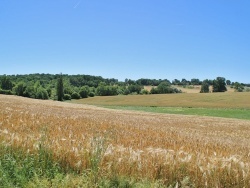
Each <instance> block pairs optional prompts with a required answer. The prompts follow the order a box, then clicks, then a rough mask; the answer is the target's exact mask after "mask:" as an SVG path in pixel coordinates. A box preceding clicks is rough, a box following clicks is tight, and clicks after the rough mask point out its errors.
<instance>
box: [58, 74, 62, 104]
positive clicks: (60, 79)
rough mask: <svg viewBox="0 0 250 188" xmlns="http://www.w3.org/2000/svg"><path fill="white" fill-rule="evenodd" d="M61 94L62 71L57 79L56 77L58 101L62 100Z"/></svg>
mask: <svg viewBox="0 0 250 188" xmlns="http://www.w3.org/2000/svg"><path fill="white" fill-rule="evenodd" d="M63 95H64V91H63V76H62V73H61V74H60V75H59V77H58V79H57V100H58V101H63Z"/></svg>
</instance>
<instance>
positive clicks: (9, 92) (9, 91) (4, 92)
mask: <svg viewBox="0 0 250 188" xmlns="http://www.w3.org/2000/svg"><path fill="white" fill-rule="evenodd" d="M0 94H4V95H13V92H12V91H11V90H2V89H0Z"/></svg>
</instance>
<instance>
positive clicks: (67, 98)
mask: <svg viewBox="0 0 250 188" xmlns="http://www.w3.org/2000/svg"><path fill="white" fill-rule="evenodd" d="M63 99H64V100H71V95H70V94H64V95H63Z"/></svg>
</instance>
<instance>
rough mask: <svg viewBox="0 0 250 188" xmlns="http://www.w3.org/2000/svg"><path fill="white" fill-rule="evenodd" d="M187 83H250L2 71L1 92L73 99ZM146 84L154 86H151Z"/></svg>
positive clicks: (167, 89) (161, 90)
mask: <svg viewBox="0 0 250 188" xmlns="http://www.w3.org/2000/svg"><path fill="white" fill-rule="evenodd" d="M175 85H178V86H183V87H187V86H190V85H201V91H200V92H201V93H207V92H210V91H209V87H210V86H212V88H213V90H212V92H224V91H226V89H227V88H226V85H231V87H234V88H235V90H236V91H243V90H244V86H249V85H247V84H243V83H238V82H235V83H234V82H231V81H230V80H226V79H225V78H223V77H217V78H216V79H214V80H208V79H206V80H203V81H200V80H199V79H196V78H194V79H191V80H186V79H182V80H178V79H174V80H173V81H172V82H171V81H169V80H167V79H163V80H162V79H145V78H141V79H138V80H131V79H125V81H124V82H121V81H118V79H114V78H111V79H105V78H102V77H101V76H91V75H67V74H27V75H0V94H8V95H18V96H23V97H29V98H35V99H53V100H59V101H63V100H70V99H80V98H87V97H94V96H112V95H131V94H134V95H138V94H165V93H181V90H179V89H177V88H175V87H174V86H175ZM144 86H152V88H151V90H150V91H148V90H146V89H144Z"/></svg>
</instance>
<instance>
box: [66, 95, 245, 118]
mask: <svg viewBox="0 0 250 188" xmlns="http://www.w3.org/2000/svg"><path fill="white" fill-rule="evenodd" d="M249 99H250V93H247V92H245V93H237V92H227V93H183V94H163V95H128V96H108V97H93V98H87V99H81V100H72V101H70V102H71V103H78V104H90V105H96V106H102V107H106V108H112V109H124V110H138V111H145V112H155V113H167V114H184V115H199V116H213V117H225V118H237V119H250V100H249Z"/></svg>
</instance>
